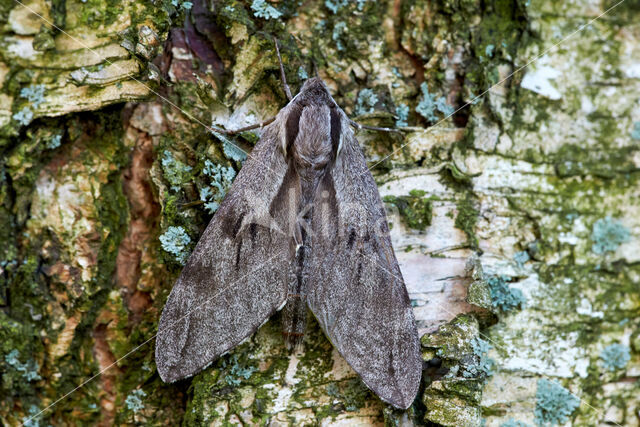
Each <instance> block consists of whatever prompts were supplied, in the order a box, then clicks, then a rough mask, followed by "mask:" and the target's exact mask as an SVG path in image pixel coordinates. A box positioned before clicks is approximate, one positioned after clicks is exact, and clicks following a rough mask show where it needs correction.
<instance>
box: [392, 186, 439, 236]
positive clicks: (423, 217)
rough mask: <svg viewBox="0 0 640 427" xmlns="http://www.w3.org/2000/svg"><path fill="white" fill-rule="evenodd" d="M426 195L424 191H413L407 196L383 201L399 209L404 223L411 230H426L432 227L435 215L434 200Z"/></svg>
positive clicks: (393, 197)
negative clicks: (432, 219)
mask: <svg viewBox="0 0 640 427" xmlns="http://www.w3.org/2000/svg"><path fill="white" fill-rule="evenodd" d="M425 195H426V192H424V191H422V190H411V191H409V195H407V196H399V197H396V196H385V197H384V198H383V200H384V202H386V203H389V204H392V205H394V206H395V207H396V208H398V211H399V213H400V216H401V218H402V222H404V223H405V224H406V225H407V226H408V227H409V228H413V229H416V230H425V229H426V228H427V227H428V226H429V225H431V218H432V215H433V206H432V203H431V201H432V200H433V199H431V198H428V197H425Z"/></svg>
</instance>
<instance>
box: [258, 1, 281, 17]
mask: <svg viewBox="0 0 640 427" xmlns="http://www.w3.org/2000/svg"><path fill="white" fill-rule="evenodd" d="M251 9H253V14H254V15H255V16H256V17H258V18H263V19H267V20H268V19H278V18H280V17H281V16H282V12H280V11H279V10H278V9H276V8H275V7H273V6H271V5H270V4H269V3H267V2H266V1H265V0H253V3H251Z"/></svg>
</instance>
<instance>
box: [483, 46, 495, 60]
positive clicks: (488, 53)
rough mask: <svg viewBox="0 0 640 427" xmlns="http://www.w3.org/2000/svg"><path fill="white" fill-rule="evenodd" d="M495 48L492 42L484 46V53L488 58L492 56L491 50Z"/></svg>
mask: <svg viewBox="0 0 640 427" xmlns="http://www.w3.org/2000/svg"><path fill="white" fill-rule="evenodd" d="M495 50H496V47H495V46H494V45H492V44H488V45H487V47H485V48H484V54H485V55H487V56H488V57H489V58H491V57H493V52H494V51H495Z"/></svg>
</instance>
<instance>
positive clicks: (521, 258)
mask: <svg viewBox="0 0 640 427" xmlns="http://www.w3.org/2000/svg"><path fill="white" fill-rule="evenodd" d="M529 259H530V258H529V253H528V252H527V251H520V252H516V254H515V255H514V256H513V260H514V261H515V262H516V264H518V267H522V266H524V264H525V263H526V262H527V261H529Z"/></svg>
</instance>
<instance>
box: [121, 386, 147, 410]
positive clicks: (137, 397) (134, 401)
mask: <svg viewBox="0 0 640 427" xmlns="http://www.w3.org/2000/svg"><path fill="white" fill-rule="evenodd" d="M146 395H147V393H145V392H144V390H142V389H138V390H134V391H132V392H131V393H129V395H128V396H127V398H126V399H125V400H124V403H125V404H126V405H127V408H129V410H131V411H133V412H138V411H140V410H142V409H144V403H142V398H143V397H145V396H146Z"/></svg>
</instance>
